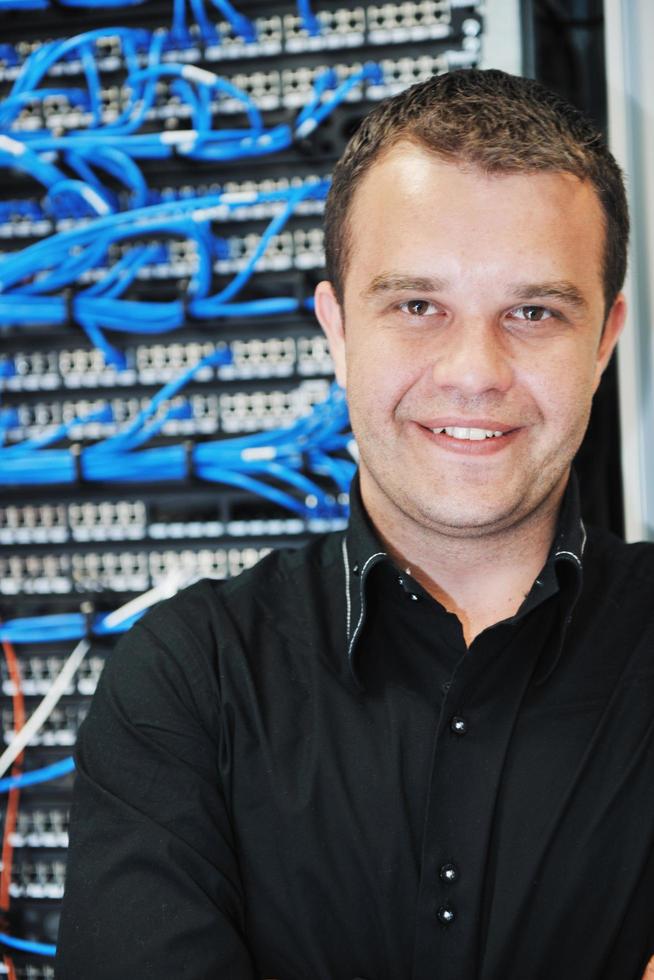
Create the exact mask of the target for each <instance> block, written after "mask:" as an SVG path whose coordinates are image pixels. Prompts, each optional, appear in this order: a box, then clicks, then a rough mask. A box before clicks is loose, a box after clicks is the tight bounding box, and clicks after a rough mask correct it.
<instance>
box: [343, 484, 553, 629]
mask: <svg viewBox="0 0 654 980" xmlns="http://www.w3.org/2000/svg"><path fill="white" fill-rule="evenodd" d="M366 482H367V481H365V480H364V479H362V482H361V492H362V497H363V501H364V504H365V506H366V510H367V512H368V515H369V516H370V518H371V520H372V522H373V524H374V525H375V528H376V530H377V533H378V534H379V536H380V537H381V539H382V541H383V542H384V544H385V546H386V549H387V550H388V552H389V554H390V555H391V556H392V557H393V558H394V560H395V561H396V562H397V564H398V565H399V566H400V567H401V568H404V569H407V570H408V571H409V572H410V574H411V575H412V576H413V578H415V579H416V581H418V582H419V583H420V584H421V585H422V587H423V588H424V589H425V590H426V591H427V592H428V593H429V594H430V595H431V596H433V597H434V598H435V599H437V600H438V601H439V602H440V603H441V604H442V605H443V606H444V607H445V609H447V610H448V612H451V613H454V614H455V615H456V616H457V617H458V618H459V620H460V622H461V625H462V627H463V635H464V637H465V641H466V643H467V644H468V645H470V643H472V641H473V640H474V638H475V637H476V636H478V635H479V633H481V632H482V631H483V630H485V629H486V628H487V627H489V626H492V625H494V624H495V623H498V622H501V621H502V620H503V619H507V618H508V617H510V616H512V615H514V614H515V613H516V612H517V611H518V609H519V608H520V606H521V605H522V602H523V601H524V599H525V596H526V595H527V594H528V593H529V591H530V589H531V587H532V585H533V583H534V580H535V579H536V577H537V575H538V573H539V572H540V571H541V569H542V568H543V565H544V564H545V562H546V560H547V556H548V554H549V550H550V547H551V545H552V541H553V539H554V534H555V530H556V522H557V518H558V514H559V510H560V505H561V500H562V497H563V492H564V490H565V484H566V482H567V477H566V480H564V481H563V482H562V484H561V486H560V487H557V488H555V490H554V491H553V492H552V493H551V494H550V496H549V497H548V498H547V499H546V500H545V501H543V502H542V503H541V504H540V505H539V507H538V508H537V509H536V510H535V511H534V512H533V513H531V514H529V515H528V516H526V517H524V518H523V519H522V520H520V521H519V522H517V523H515V524H513V525H512V526H510V527H506V528H503V529H501V530H495V531H489V532H487V533H484V534H479V533H475V534H474V535H470V536H464V535H462V534H461V533H460V532H458V533H456V534H452V533H447V531H443V530H440V529H437V528H433V527H425V526H424V525H420V524H418V523H417V522H415V521H413V520H412V519H411V518H408V517H407V516H406V515H405V514H404V513H402V512H400V511H397V510H395V512H392V511H391V512H389V511H388V510H385V509H384V508H382V507H379V506H378V502H377V499H376V494H375V493H374V492H371V491H370V488H369V487H367V486H366Z"/></svg>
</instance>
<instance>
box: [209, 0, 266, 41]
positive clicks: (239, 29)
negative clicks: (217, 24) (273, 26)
mask: <svg viewBox="0 0 654 980" xmlns="http://www.w3.org/2000/svg"><path fill="white" fill-rule="evenodd" d="M210 2H211V3H212V4H213V6H214V7H215V8H216V10H218V11H220V13H221V14H222V15H223V17H224V18H225V20H226V21H227V22H228V23H229V25H230V27H231V28H232V30H233V31H234V33H235V34H239V35H240V36H241V37H242V38H243V40H244V41H246V42H248V43H251V42H253V41H256V39H257V29H256V26H255V25H254V23H253V22H252V21H251V20H249V18H247V17H246V16H245V15H244V14H242V13H240V12H239V11H238V10H236V9H235V8H234V7H233V6H232V4H231V3H230V2H229V0H210Z"/></svg>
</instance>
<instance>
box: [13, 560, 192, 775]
mask: <svg viewBox="0 0 654 980" xmlns="http://www.w3.org/2000/svg"><path fill="white" fill-rule="evenodd" d="M186 584H188V579H187V578H186V577H183V576H182V575H181V574H180V573H173V574H172V575H168V576H166V578H165V579H163V580H162V581H161V582H160V583H159V585H156V586H155V587H154V588H153V589H149V590H148V591H147V592H144V593H143V595H140V596H137V597H136V598H135V599H130V600H129V602H126V603H125V604H124V605H122V606H119V608H118V609H115V610H114V611H113V612H111V613H109V614H108V615H107V616H105V618H104V622H105V623H106V625H107V626H111V627H113V626H118V625H119V624H120V623H123V622H124V621H125V620H126V619H130V618H131V617H132V616H135V615H136V614H137V613H140V612H143V611H144V610H146V609H147V608H148V607H149V606H152V605H154V603H155V602H159V601H160V600H161V599H167V598H169V597H170V596H172V595H175V593H176V592H177V591H178V589H179V588H181V586H182V585H186ZM90 649H91V644H90V643H89V641H88V640H86V639H84V640H80V641H79V643H78V644H77V646H76V647H75V649H74V650H73V652H72V653H71V654H70V656H69V657H68V659H67V660H66V662H65V663H64V665H63V667H62V668H61V670H60V671H59V673H58V674H57V676H56V677H55V679H54V681H53V682H52V686H51V687H50V690H49V691H48V693H47V694H46V695H45V697H44V698H43V700H42V701H41V703H40V704H39V705H38V707H37V708H36V709H35V710H34V711H33V712H32V714H31V715H30V716H29V718H28V719H27V721H26V722H25V724H24V725H23V727H22V728H21V729H20V731H18V732H16V733H15V734H14V736H13V738H12V740H11V742H10V743H9V745H8V746H7V748H6V749H5V751H4V752H3V753H2V755H0V777H2V776H4V774H5V773H6V772H7V770H8V769H9V767H10V766H11V764H12V762H14V760H15V759H16V758H17V757H18V756H19V755H20V753H21V752H22V751H23V749H24V748H25V747H26V746H27V745H28V744H29V742H30V741H31V739H32V738H33V737H34V735H36V733H37V732H38V730H39V729H40V728H41V726H42V725H44V724H45V722H46V721H47V720H48V718H49V717H50V715H51V714H52V712H53V710H54V708H55V706H56V704H57V702H58V701H59V699H60V698H61V696H62V694H64V693H65V692H66V690H67V689H68V685H69V684H70V682H71V681H72V679H73V677H74V675H75V672H76V671H77V669H78V668H79V666H80V664H81V663H82V660H83V659H84V657H85V656H86V654H87V653H88V652H89V650H90Z"/></svg>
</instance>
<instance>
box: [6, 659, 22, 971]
mask: <svg viewBox="0 0 654 980" xmlns="http://www.w3.org/2000/svg"><path fill="white" fill-rule="evenodd" d="M2 649H3V651H4V655H5V661H6V663H7V670H8V671H9V677H10V679H11V681H12V682H13V685H14V693H13V694H12V698H11V700H12V707H13V715H14V731H16V732H17V731H20V729H21V728H22V727H23V725H24V724H25V698H24V697H23V685H22V681H21V676H20V666H19V663H18V657H17V656H16V651H15V650H14V648H13V645H12V644H11V643H10V642H9V641H8V640H3V643H2ZM23 754H24V753H23V752H21V754H20V755H19V756H18V757H17V758H16V760H15V761H14V764H13V766H12V767H11V775H12V776H18V775H20V773H21V772H22V762H23ZM19 802H20V789H18V788H15V789H11V790H9V793H8V798H7V810H6V813H5V827H4V833H3V837H2V866H1V867H0V909H1V910H2V911H3V912H7V911H8V910H9V903H10V895H9V886H10V884H11V869H12V865H13V858H14V847H13V844H12V843H11V836H12V834H13V832H14V830H15V829H16V822H17V819H18V805H19ZM10 975H11V974H10Z"/></svg>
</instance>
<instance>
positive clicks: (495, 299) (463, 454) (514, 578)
mask: <svg viewBox="0 0 654 980" xmlns="http://www.w3.org/2000/svg"><path fill="white" fill-rule="evenodd" d="M627 232H628V218H627V209H626V202H625V194H624V189H623V185H622V179H621V175H620V171H619V168H618V167H617V165H616V163H615V161H614V160H613V158H612V157H611V155H610V154H609V152H608V151H607V149H606V147H605V146H604V144H603V142H602V139H601V137H600V136H599V135H598V134H597V133H596V132H595V131H594V130H593V129H592V127H591V126H590V125H589V123H587V122H586V121H585V120H584V119H583V118H582V117H581V116H580V115H579V114H578V113H577V112H576V111H575V110H574V109H572V108H571V107H570V106H568V105H567V104H565V103H563V102H562V101H561V100H560V99H559V98H558V97H556V96H554V95H552V94H551V93H548V92H546V91H545V90H543V89H542V88H540V87H539V86H538V85H536V84H535V83H534V82H531V81H528V80H524V79H519V78H513V77H511V76H508V75H505V74H503V73H501V72H496V71H490V72H480V71H463V72H454V73H452V74H449V75H444V76H440V77H438V78H434V79H432V80H430V81H428V82H426V83H424V84H421V85H418V86H415V87H414V88H413V89H411V90H409V91H408V92H405V93H403V94H401V95H399V96H397V97H395V98H393V99H391V100H389V101H387V102H386V103H383V104H381V105H380V106H379V107H377V108H376V109H375V110H374V111H373V112H372V113H371V114H370V116H369V117H368V118H367V119H366V120H365V121H364V124H363V126H362V128H361V129H360V130H359V132H358V133H357V134H356V135H355V137H354V138H353V140H352V141H351V143H350V144H349V146H348V148H347V150H346V152H345V155H344V157H343V159H342V160H341V161H340V163H339V164H338V165H337V167H336V170H335V173H334V179H333V184H332V188H331V191H330V197H329V200H328V203H327V214H326V252H327V266H328V277H329V278H328V280H326V281H325V282H323V283H321V284H320V285H319V286H318V288H317V291H316V312H317V315H318V318H319V320H320V322H321V324H322V326H323V328H324V329H325V331H326V334H327V336H328V339H329V343H330V346H331V350H332V354H333V358H334V363H335V366H336V372H337V377H338V380H339V381H340V383H341V384H342V385H343V386H344V387H345V389H346V392H347V398H348V403H349V407H350V412H351V418H352V425H353V429H354V432H355V435H356V438H357V443H358V447H359V452H360V468H359V475H358V478H357V480H356V481H355V483H354V486H353V489H352V514H351V520H350V526H349V528H348V530H347V532H346V533H344V534H332V535H327V536H325V537H323V538H321V539H319V540H317V541H315V542H314V543H312V544H311V545H310V546H309V547H308V548H305V549H299V550H297V551H294V552H290V551H286V552H277V553H274V554H272V555H270V556H268V557H267V558H266V559H264V560H263V561H262V562H261V563H260V564H259V565H258V566H256V567H255V568H254V569H252V570H250V571H248V572H246V573H244V574H243V575H242V576H239V577H238V578H237V579H234V580H231V581H229V582H225V583H218V582H208V581H205V582H202V583H198V584H197V585H195V586H193V587H192V588H191V589H189V590H186V591H185V592H183V593H181V594H180V595H178V596H177V597H175V598H174V599H172V600H170V601H168V602H166V603H164V604H162V605H161V606H160V607H159V608H158V609H157V610H155V611H153V612H152V613H150V614H148V616H147V617H146V618H145V619H144V620H143V621H141V623H139V624H137V626H136V627H135V628H134V629H133V630H132V631H131V633H130V634H129V636H128V637H127V638H126V639H125V640H124V641H122V643H121V645H120V647H119V649H118V650H117V651H116V652H115V654H114V655H113V657H112V659H111V661H110V663H109V664H108V666H107V668H106V669H105V672H104V674H103V677H102V680H101V683H100V686H99V689H98V692H97V694H96V697H95V699H94V702H93V705H92V708H91V711H90V714H89V716H88V719H87V721H86V722H85V724H84V726H83V728H82V731H81V734H80V741H79V745H78V749H77V763H78V781H77V788H76V804H75V810H74V814H73V822H72V830H71V848H70V861H69V870H68V886H67V894H66V901H65V907H64V914H63V918H62V928H61V939H60V951H59V959H58V972H57V977H58V978H59V980H87V978H88V980H109V978H115V977H118V976H120V977H122V978H125V980H132V978H133V980H149V978H152V980H155V978H156V980H161V978H162V977H179V978H182V977H185V978H188V980H204V978H209V977H212V978H218V977H226V978H227V977H229V978H231V980H254V978H261V977H277V978H280V980H353V978H359V980H361V978H366V980H434V978H435V977H437V978H438V980H640V977H641V976H642V975H643V971H644V970H645V969H646V965H647V963H648V961H649V959H650V957H651V956H652V953H653V952H654V913H653V912H652V909H653V908H654V721H653V719H654V710H653V709H654V660H653V657H652V652H653V640H654V603H653V602H652V590H653V585H654V547H652V546H651V545H646V544H642V545H629V546H627V545H625V544H624V543H622V542H621V541H619V540H618V539H616V538H614V537H612V536H611V535H609V534H607V533H604V532H600V531H593V530H591V529H588V530H587V529H586V528H585V527H584V524H583V521H582V519H581V513H580V507H579V500H578V495H577V488H576V483H575V479H574V474H573V473H572V469H571V467H572V460H573V457H574V455H575V453H576V451H577V449H578V447H579V444H580V442H581V440H582V437H583V435H584V431H585V429H586V425H587V422H588V417H589V412H590V407H591V401H592V397H593V394H594V392H595V390H596V388H597V386H598V384H599V381H600V378H601V375H602V372H603V370H604V368H605V367H606V365H607V363H608V361H609V359H610V357H611V353H612V351H613V349H614V346H615V344H616V341H617V339H618V336H619V334H620V330H621V329H622V326H623V322H624V315H625V307H624V300H623V297H622V295H621V293H620V289H621V286H622V281H623V278H624V272H625V264H626V246H627ZM648 975H649V974H648Z"/></svg>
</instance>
